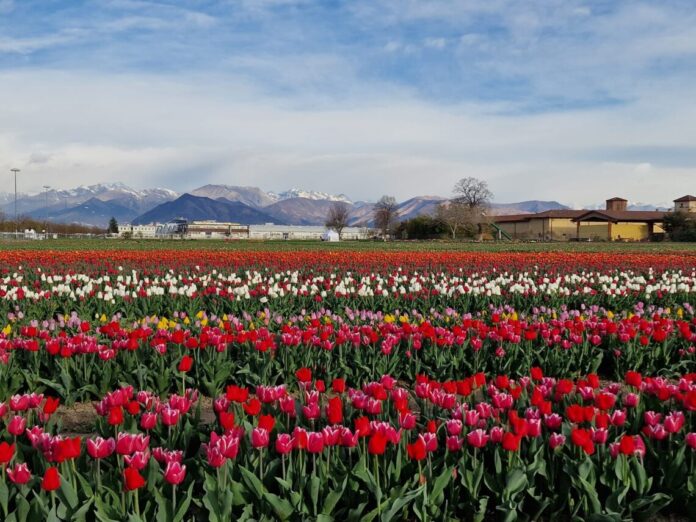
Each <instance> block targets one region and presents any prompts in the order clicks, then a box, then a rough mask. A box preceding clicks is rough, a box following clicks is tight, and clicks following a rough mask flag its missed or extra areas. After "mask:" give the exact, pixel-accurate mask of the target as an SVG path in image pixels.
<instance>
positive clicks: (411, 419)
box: [399, 412, 416, 430]
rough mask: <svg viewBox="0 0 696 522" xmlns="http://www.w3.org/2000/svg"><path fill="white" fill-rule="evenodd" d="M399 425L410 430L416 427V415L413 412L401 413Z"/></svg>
mask: <svg viewBox="0 0 696 522" xmlns="http://www.w3.org/2000/svg"><path fill="white" fill-rule="evenodd" d="M399 425H400V426H401V427H402V428H403V429H405V430H412V429H414V428H415V427H416V416H415V415H414V414H413V413H410V412H409V413H401V414H400V415H399Z"/></svg>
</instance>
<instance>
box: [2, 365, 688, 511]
mask: <svg viewBox="0 0 696 522" xmlns="http://www.w3.org/2000/svg"><path fill="white" fill-rule="evenodd" d="M314 373H315V372H313V371H312V370H311V369H309V368H300V369H298V370H297V372H296V374H295V376H294V379H289V380H288V382H287V383H284V384H278V385H272V384H268V385H258V386H256V387H254V388H249V387H245V386H241V385H238V384H230V385H228V386H227V387H226V391H225V393H224V394H221V395H220V396H219V397H217V398H216V399H215V401H214V402H213V405H212V408H210V409H211V410H212V413H213V414H214V417H211V418H210V419H209V421H208V422H203V420H202V419H203V417H205V416H206V414H207V416H210V415H209V414H210V413H211V412H204V414H203V415H202V410H203V409H204V407H203V405H202V402H201V397H200V395H199V394H198V393H197V392H196V391H194V390H191V389H186V390H184V391H183V393H182V394H172V395H169V396H165V397H159V396H157V395H156V394H153V393H151V392H148V391H136V390H135V389H134V388H133V387H132V386H125V387H122V388H119V389H116V390H115V391H113V392H110V393H108V394H106V395H105V396H104V397H103V398H102V399H101V400H100V401H99V402H98V403H95V413H96V418H95V421H94V426H93V428H92V431H93V433H95V434H94V435H90V436H88V437H84V438H83V437H79V436H66V435H61V434H60V429H61V424H62V418H61V414H60V411H61V410H58V412H59V413H58V414H56V409H57V406H58V405H57V402H56V401H55V400H54V399H51V398H47V397H43V396H42V395H40V394H36V393H34V394H24V395H15V396H13V397H11V398H10V399H9V400H8V401H7V402H6V403H4V404H2V406H0V414H1V415H0V416H1V417H2V423H3V425H4V429H3V430H2V431H0V434H1V435H0V436H1V437H2V439H3V441H2V442H0V466H2V474H3V480H2V481H1V482H0V512H2V516H3V519H4V520H42V519H47V520H92V519H95V518H96V519H98V520H135V521H137V520H191V519H201V520H203V519H207V520H220V521H222V520H230V519H235V520H236V519H242V520H251V519H254V520H302V519H319V520H333V519H344V520H356V521H357V520H385V521H386V520H403V519H414V518H415V519H418V520H444V519H463V518H467V519H474V520H483V519H489V518H493V517H498V518H500V519H504V520H517V519H521V520H523V519H528V518H538V517H540V516H541V517H544V518H549V517H553V516H560V517H562V518H573V517H574V518H576V519H578V520H588V519H592V520H617V521H619V520H625V519H628V518H630V519H641V518H648V517H650V516H653V515H654V514H656V513H658V512H662V513H673V514H677V515H683V516H689V517H692V518H693V517H694V516H696V470H695V469H694V465H695V463H696V424H695V422H694V421H695V419H696V374H687V375H683V376H680V377H679V378H678V379H673V380H667V379H664V378H660V377H652V378H651V377H644V376H642V375H641V374H640V373H638V372H634V371H630V372H627V374H626V375H625V377H624V379H623V380H622V381H620V382H602V381H600V380H599V378H598V377H597V376H596V375H594V374H590V375H587V376H585V377H583V378H579V379H576V380H572V379H557V378H551V377H547V376H545V375H544V373H543V371H542V370H541V369H540V368H534V369H533V370H532V371H531V373H530V374H529V375H526V376H523V377H520V378H518V379H513V378H511V377H509V376H507V375H497V376H487V375H485V374H483V373H478V374H475V375H472V376H469V377H464V378H459V379H456V380H447V381H439V380H435V379H432V378H429V377H426V376H418V378H417V379H416V380H415V381H413V382H410V383H409V384H404V383H402V382H399V381H397V380H396V379H395V378H393V377H392V376H388V375H385V376H382V377H381V378H380V379H379V380H376V381H368V382H363V383H362V384H361V385H360V386H355V387H352V386H350V385H349V383H350V381H348V383H347V382H346V380H345V379H342V378H335V379H333V380H332V381H331V382H324V381H323V380H321V379H317V378H316V375H315V374H314ZM205 409H208V406H206V407H205Z"/></svg>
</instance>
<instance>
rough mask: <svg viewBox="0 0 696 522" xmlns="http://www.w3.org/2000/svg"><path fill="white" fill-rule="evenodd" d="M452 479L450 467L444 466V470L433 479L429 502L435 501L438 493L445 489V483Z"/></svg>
mask: <svg viewBox="0 0 696 522" xmlns="http://www.w3.org/2000/svg"><path fill="white" fill-rule="evenodd" d="M451 479H452V468H450V467H446V468H445V470H444V471H443V472H442V473H441V474H440V475H439V476H438V477H437V478H436V479H435V482H434V483H433V489H432V491H431V492H430V503H431V504H432V503H433V502H435V501H436V499H437V498H438V497H439V496H440V494H441V493H442V492H443V491H444V490H445V488H446V487H447V484H449V482H450V480H451Z"/></svg>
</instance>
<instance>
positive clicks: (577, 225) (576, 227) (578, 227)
mask: <svg viewBox="0 0 696 522" xmlns="http://www.w3.org/2000/svg"><path fill="white" fill-rule="evenodd" d="M575 229H576V232H575V239H577V240H578V241H580V221H578V222H577V223H576V224H575Z"/></svg>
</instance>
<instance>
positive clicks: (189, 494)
mask: <svg viewBox="0 0 696 522" xmlns="http://www.w3.org/2000/svg"><path fill="white" fill-rule="evenodd" d="M193 484H194V483H193V482H191V485H190V486H189V488H188V490H187V491H186V495H185V496H184V499H183V501H182V502H181V503H180V504H179V509H178V510H177V512H176V515H175V516H174V520H173V521H172V522H181V521H182V520H183V519H184V516H185V515H186V512H187V511H188V508H189V506H190V505H191V499H192V498H193ZM175 509H176V506H172V511H173V510H175Z"/></svg>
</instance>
